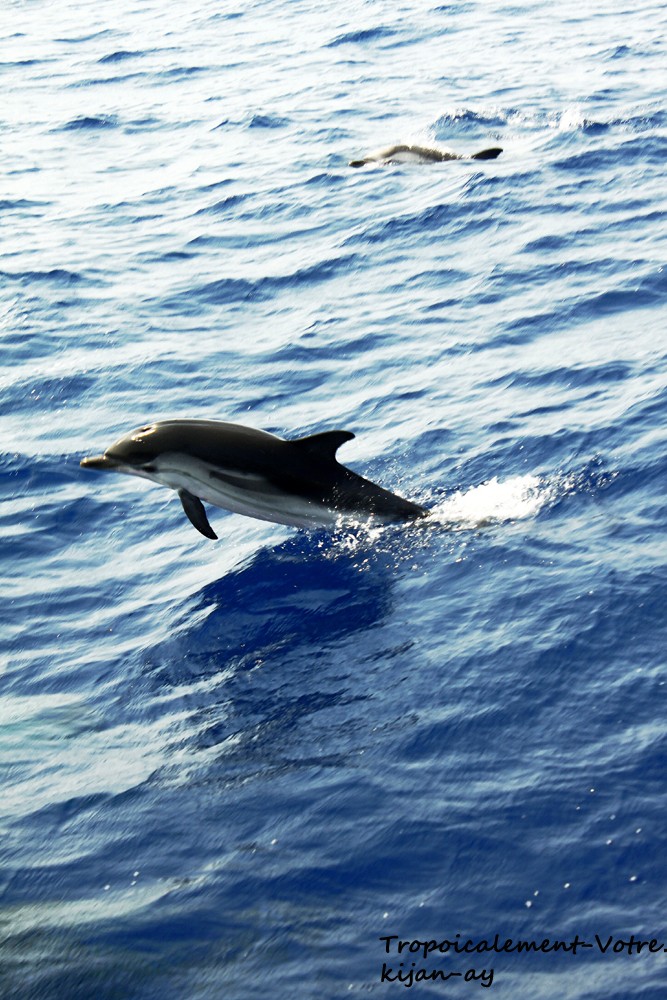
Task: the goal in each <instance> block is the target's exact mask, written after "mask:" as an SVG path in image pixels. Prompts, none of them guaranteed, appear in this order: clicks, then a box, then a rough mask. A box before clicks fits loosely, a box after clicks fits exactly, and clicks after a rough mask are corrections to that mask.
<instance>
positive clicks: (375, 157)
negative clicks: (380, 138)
mask: <svg viewBox="0 0 667 1000" xmlns="http://www.w3.org/2000/svg"><path fill="white" fill-rule="evenodd" d="M501 153H502V149H501V148H500V147H499V146H493V147H491V148H490V149H482V150H480V152H479V153H473V154H472V156H459V155H458V153H446V152H445V151H444V150H441V149H432V148H428V147H426V146H387V148H386V149H379V150H378V151H377V153H370V154H369V155H368V156H365V157H364V158H363V160H350V166H351V167H363V166H364V165H365V164H366V163H442V162H443V161H444V160H495V159H496V157H497V156H500V154H501Z"/></svg>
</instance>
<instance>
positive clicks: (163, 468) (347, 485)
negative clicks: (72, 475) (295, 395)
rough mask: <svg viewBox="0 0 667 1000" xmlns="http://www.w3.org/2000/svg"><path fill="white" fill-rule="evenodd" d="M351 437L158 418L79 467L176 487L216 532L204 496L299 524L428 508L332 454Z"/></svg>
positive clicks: (417, 513) (410, 515)
mask: <svg viewBox="0 0 667 1000" xmlns="http://www.w3.org/2000/svg"><path fill="white" fill-rule="evenodd" d="M353 437H354V434H352V433H351V432H350V431H338V430H332V431H324V432H322V433H320V434H312V435H310V436H309V437H301V438H295V439H293V440H284V439H283V438H280V437H277V436H276V435H274V434H269V433H267V432H266V431H259V430H254V429H253V428H251V427H243V426H241V425H240V424H228V423H223V422H222V421H218V420H161V421H158V422H156V423H153V424H147V425H146V426H144V427H140V428H139V429H138V430H136V431H132V432H131V433H130V434H127V435H125V437H122V438H120V439H119V440H118V441H116V443H115V444H112V445H111V447H110V448H107V450H106V451H105V452H104V454H103V455H98V456H94V457H90V458H84V459H83V460H82V461H81V465H82V466H83V468H84V469H107V470H109V471H112V472H125V473H127V474H129V475H131V476H141V477H142V478H143V479H150V480H152V481H153V482H156V483H160V485H161V486H168V487H169V488H170V489H172V490H176V491H177V493H178V495H179V497H180V499H181V503H182V504H183V510H184V511H185V513H186V514H187V516H188V518H189V519H190V521H191V522H192V524H193V525H194V526H195V528H196V529H197V531H200V532H201V533H202V535H205V536H206V538H217V537H218V536H217V535H216V534H215V532H214V531H213V528H212V527H211V525H210V524H209V522H208V518H207V516H206V511H205V509H204V504H203V503H202V501H206V502H207V503H210V504H214V505H215V506H216V507H222V508H223V509H224V510H230V511H234V512H235V513H238V514H247V515H248V516H249V517H256V518H259V519H260V520H262V521H273V522H275V523H277V524H289V525H293V526H294V527H296V528H313V527H331V526H332V525H334V524H336V522H337V521H338V519H339V517H341V515H342V516H343V517H345V518H348V519H352V520H359V519H363V520H369V521H373V522H380V523H385V524H386V523H392V522H396V521H413V520H417V519H419V518H423V517H427V516H428V514H429V511H428V510H426V509H425V508H424V507H420V506H419V504H416V503H412V501H410V500H404V499H403V498H402V497H399V496H396V495H395V494H394V493H390V492H389V491H388V490H385V489H383V488H382V487H381V486H377V485H376V484H375V483H372V482H370V481H369V480H368V479H363V478H362V477H361V476H358V475H357V474H356V472H352V470H351V469H347V468H346V467H345V466H344V465H341V464H340V463H339V462H338V461H337V460H336V451H337V450H338V448H340V446H341V445H342V444H344V443H345V442H346V441H351V440H352V438H353Z"/></svg>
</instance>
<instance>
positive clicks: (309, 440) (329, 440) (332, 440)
mask: <svg viewBox="0 0 667 1000" xmlns="http://www.w3.org/2000/svg"><path fill="white" fill-rule="evenodd" d="M353 437H354V434H353V433H352V431H322V433H321V434H310V435H309V436H308V437H302V438H296V439H295V440H293V441H291V442H290V444H294V445H296V446H297V448H299V449H300V450H302V451H306V452H308V454H309V455H312V456H313V457H314V458H319V459H323V460H324V461H327V462H335V461H336V452H337V451H338V449H339V448H340V446H341V445H342V444H345V442H346V441H351V440H352V438H353Z"/></svg>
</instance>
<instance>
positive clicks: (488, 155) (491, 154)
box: [470, 146, 502, 160]
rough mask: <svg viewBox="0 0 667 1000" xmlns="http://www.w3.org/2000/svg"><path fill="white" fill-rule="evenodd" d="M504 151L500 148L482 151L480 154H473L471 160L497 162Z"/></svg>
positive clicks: (495, 147)
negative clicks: (497, 158)
mask: <svg viewBox="0 0 667 1000" xmlns="http://www.w3.org/2000/svg"><path fill="white" fill-rule="evenodd" d="M501 153H502V149H501V148H500V146H492V147H491V149H482V150H480V152H479V153H473V154H472V156H471V157H470V159H471V160H495V158H496V157H497V156H500V154H501Z"/></svg>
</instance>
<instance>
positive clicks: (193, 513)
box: [178, 490, 218, 538]
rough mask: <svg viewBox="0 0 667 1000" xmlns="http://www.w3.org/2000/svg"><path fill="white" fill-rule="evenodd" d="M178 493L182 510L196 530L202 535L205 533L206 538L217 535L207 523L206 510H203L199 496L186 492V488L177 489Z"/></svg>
mask: <svg viewBox="0 0 667 1000" xmlns="http://www.w3.org/2000/svg"><path fill="white" fill-rule="evenodd" d="M178 495H179V497H180V498H181V503H182V504H183V510H184V511H185V513H186V514H187V516H188V519H189V521H190V523H191V524H194V526H195V528H196V529H197V531H201V533H202V535H205V536H206V538H217V537H218V536H217V535H216V533H215V531H214V530H213V528H212V527H211V525H210V524H209V523H208V518H207V516H206V511H205V510H204V504H203V503H202V502H201V500H200V499H199V497H196V496H193V494H192V493H188V491H187V490H179V491H178Z"/></svg>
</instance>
